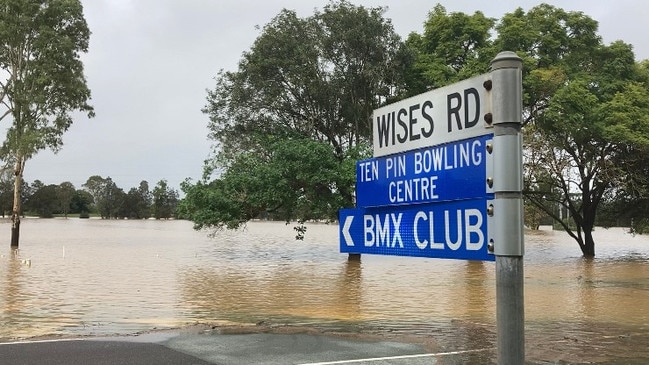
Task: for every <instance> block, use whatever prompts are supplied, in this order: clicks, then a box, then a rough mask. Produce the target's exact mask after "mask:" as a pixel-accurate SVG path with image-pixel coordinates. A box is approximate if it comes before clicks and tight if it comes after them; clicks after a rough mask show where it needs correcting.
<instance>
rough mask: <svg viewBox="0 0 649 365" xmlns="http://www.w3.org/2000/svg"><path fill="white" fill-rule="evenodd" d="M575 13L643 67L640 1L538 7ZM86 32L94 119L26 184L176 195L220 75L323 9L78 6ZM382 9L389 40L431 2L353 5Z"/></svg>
mask: <svg viewBox="0 0 649 365" xmlns="http://www.w3.org/2000/svg"><path fill="white" fill-rule="evenodd" d="M546 2H547V3H550V4H552V5H555V6H557V7H560V8H563V9H566V10H578V11H583V12H584V13H585V14H587V15H588V16H590V17H591V18H593V19H595V20H597V21H598V22H599V25H600V27H599V34H600V35H601V36H602V37H603V39H604V41H605V43H606V44H608V43H610V42H612V41H614V40H618V39H621V40H623V41H625V42H627V43H630V44H632V45H633V46H634V50H635V52H636V59H637V60H641V59H647V58H649V37H647V35H646V34H647V20H646V14H648V13H649V2H648V1H646V0H617V1H605V0H565V1H546ZM82 3H83V5H84V13H85V17H86V20H87V21H88V26H89V27H90V30H91V32H92V36H91V39H90V49H89V52H88V53H87V54H85V55H84V57H83V61H84V64H85V72H86V76H87V80H88V85H89V87H90V89H91V92H92V100H91V104H92V105H93V106H94V107H95V112H96V114H97V115H96V117H95V118H93V119H87V118H85V117H84V116H82V115H79V116H77V117H76V118H75V121H74V124H73V125H72V127H71V128H70V130H69V131H68V132H67V133H66V134H65V136H64V146H63V148H62V150H61V151H60V152H59V153H58V154H56V155H55V154H53V153H51V152H49V151H42V152H40V153H39V154H38V155H36V156H35V157H34V158H33V159H32V160H30V161H28V162H27V165H26V170H25V179H26V180H27V182H29V183H31V182H33V181H34V180H35V179H39V180H41V181H43V182H44V183H45V184H59V183H61V182H63V181H70V182H72V183H73V184H74V185H75V186H76V187H77V188H81V185H82V184H83V183H84V182H85V181H86V180H87V179H88V177H90V176H91V175H100V176H102V177H107V176H110V177H111V178H112V179H113V181H115V182H116V183H117V185H118V186H119V187H121V188H123V189H124V190H125V191H128V190H129V189H130V188H131V187H136V186H138V184H139V182H140V181H141V180H147V181H148V182H149V185H150V186H151V187H153V185H155V184H156V183H157V182H158V181H159V180H161V179H167V181H168V182H169V184H170V185H171V186H172V187H174V188H176V189H178V186H179V184H180V182H181V181H183V180H184V179H185V178H188V177H190V178H192V179H194V180H196V179H199V178H200V176H201V173H202V165H203V161H204V160H205V158H206V157H207V156H208V154H209V149H210V144H211V142H210V141H208V140H207V137H206V136H207V127H206V126H207V116H206V115H204V114H202V113H201V108H202V107H203V106H204V105H205V97H206V89H208V88H209V89H211V88H212V87H213V85H214V76H215V75H216V74H217V72H218V71H219V70H220V69H225V70H236V66H237V62H238V61H239V59H240V58H241V54H242V52H244V51H246V50H249V49H250V46H251V45H252V43H253V41H254V40H255V38H256V37H257V36H258V35H259V29H257V28H256V26H263V25H265V24H267V23H268V22H269V21H270V20H271V19H272V18H273V17H274V16H275V15H276V14H277V13H278V12H279V11H280V10H281V9H283V8H288V9H293V10H296V11H297V12H298V14H299V15H300V16H302V17H306V16H309V15H311V14H312V13H313V10H314V9H315V8H318V9H321V8H322V7H323V6H324V5H325V4H327V0H265V1H260V0H182V1H181V0H82ZM352 3H355V4H361V5H365V6H369V7H375V6H387V7H388V11H387V12H386V14H385V16H386V17H387V18H390V19H392V23H393V25H394V27H395V30H396V31H397V33H399V34H400V35H401V36H402V37H403V38H405V37H406V36H407V35H408V34H409V33H410V32H413V31H414V32H418V33H421V32H422V29H423V22H424V21H425V20H426V17H427V14H428V12H429V11H430V10H431V9H432V8H433V7H434V6H435V4H437V3H438V1H430V2H427V1H422V0H353V1H352ZM439 3H441V4H442V5H444V6H445V7H446V9H447V11H449V12H453V11H461V12H465V13H469V14H472V13H473V12H475V11H477V10H480V11H482V12H483V13H485V15H487V16H490V17H494V18H497V19H500V17H501V16H502V15H503V14H505V13H507V12H511V11H513V10H514V9H516V8H517V7H522V8H524V9H525V10H528V9H530V8H531V7H533V6H535V5H538V4H539V3H541V1H527V0H523V1H522V0H519V1H507V0H503V1H478V0H475V1H469V0H445V1H439Z"/></svg>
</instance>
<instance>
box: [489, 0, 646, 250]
mask: <svg viewBox="0 0 649 365" xmlns="http://www.w3.org/2000/svg"><path fill="white" fill-rule="evenodd" d="M496 29H497V30H498V34H499V36H498V39H497V41H496V44H497V46H498V47H500V48H502V49H515V50H518V51H519V55H520V56H521V57H523V59H524V63H525V77H524V87H523V89H524V113H525V115H524V119H525V123H526V124H527V126H526V127H525V128H526V132H525V133H526V137H527V140H526V142H525V143H526V149H527V156H526V160H525V166H526V188H527V191H526V197H527V198H528V199H530V200H531V201H532V202H534V204H536V205H537V206H538V207H539V208H541V209H543V211H545V212H546V213H547V214H549V215H550V216H551V217H553V218H554V219H555V221H557V222H558V223H559V224H560V225H561V226H562V227H563V228H564V229H565V230H566V232H567V233H568V234H569V235H570V236H571V237H573V238H574V239H575V240H576V241H577V243H578V244H579V247H580V248H581V251H582V253H583V255H584V256H585V257H594V256H595V242H594V239H593V235H592V232H593V228H594V225H595V220H596V214H597V209H598V207H599V205H600V203H601V202H602V199H603V197H604V196H605V195H606V194H612V193H614V192H615V191H616V190H619V189H621V188H622V187H623V186H624V184H625V181H628V180H629V179H634V178H633V176H634V175H635V176H637V173H638V171H634V169H633V168H631V166H632V165H633V164H632V162H633V160H635V159H636V156H634V154H633V153H629V149H632V150H638V149H644V148H645V147H643V146H649V143H648V142H649V119H648V117H647V115H648V113H649V84H648V83H646V82H645V81H643V80H642V78H641V77H640V75H639V73H638V67H637V64H636V63H635V60H634V55H633V51H632V48H631V46H630V45H628V44H625V43H623V42H621V41H617V42H614V43H612V44H610V45H608V46H607V45H604V44H602V40H601V38H600V37H599V36H598V35H597V22H596V21H595V20H593V19H591V18H589V17H588V16H586V15H584V14H583V13H581V12H566V11H564V10H561V9H557V8H554V7H552V6H550V5H546V4H544V5H539V6H537V7H535V8H532V9H531V10H530V11H529V12H527V13H525V12H524V11H523V10H522V9H518V10H516V11H515V12H513V13H510V14H506V15H505V16H504V17H503V19H502V21H501V22H500V24H499V25H498V27H497V28H496ZM560 210H561V211H567V212H568V213H569V214H568V215H569V217H570V218H569V220H567V219H563V217H562V216H560V215H559V211H560Z"/></svg>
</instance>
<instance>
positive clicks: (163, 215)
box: [151, 179, 178, 219]
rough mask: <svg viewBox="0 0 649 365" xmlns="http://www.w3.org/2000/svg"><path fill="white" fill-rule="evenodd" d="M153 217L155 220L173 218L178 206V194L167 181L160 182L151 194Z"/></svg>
mask: <svg viewBox="0 0 649 365" xmlns="http://www.w3.org/2000/svg"><path fill="white" fill-rule="evenodd" d="M151 197H152V200H153V205H152V207H151V210H152V211H153V217H154V218H155V219H169V218H172V217H173V216H174V214H175V211H176V206H177V205H178V192H177V191H176V190H175V189H172V188H171V187H169V186H168V185H167V180H164V179H163V180H160V181H158V183H157V184H156V186H155V187H154V188H153V191H152V193H151Z"/></svg>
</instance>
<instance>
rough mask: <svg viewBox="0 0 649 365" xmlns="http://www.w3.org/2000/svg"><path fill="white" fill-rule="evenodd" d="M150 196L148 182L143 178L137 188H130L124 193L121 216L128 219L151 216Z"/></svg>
mask: <svg viewBox="0 0 649 365" xmlns="http://www.w3.org/2000/svg"><path fill="white" fill-rule="evenodd" d="M151 204H152V196H151V192H150V191H149V183H148V182H147V181H145V180H143V181H142V182H140V186H139V187H137V188H131V190H129V192H128V194H126V200H125V202H124V214H123V217H125V218H129V219H148V218H149V217H151Z"/></svg>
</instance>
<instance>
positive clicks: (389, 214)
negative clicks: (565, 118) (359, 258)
mask: <svg viewBox="0 0 649 365" xmlns="http://www.w3.org/2000/svg"><path fill="white" fill-rule="evenodd" d="M488 204H489V200H487V199H471V200H458V201H451V202H444V203H429V204H416V205H404V206H390V207H378V208H353V209H342V210H340V211H339V213H338V218H339V222H340V226H339V227H340V228H339V229H340V252H346V253H359V254H378V255H396V256H415V257H431V258H449V259H460V260H482V261H493V260H494V259H495V258H494V256H493V255H491V254H489V253H488V251H487V244H488V241H489V238H488V235H487V234H488V232H487V205H488Z"/></svg>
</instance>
